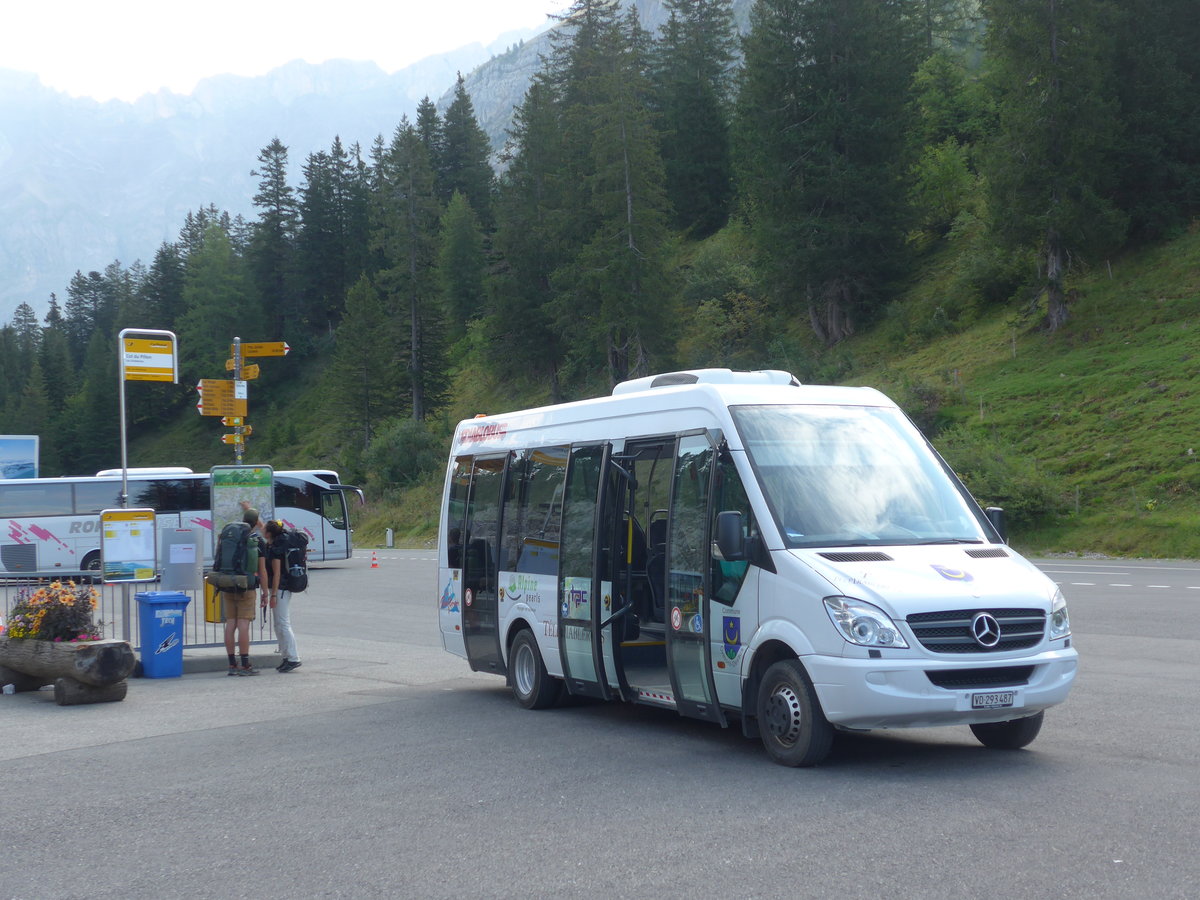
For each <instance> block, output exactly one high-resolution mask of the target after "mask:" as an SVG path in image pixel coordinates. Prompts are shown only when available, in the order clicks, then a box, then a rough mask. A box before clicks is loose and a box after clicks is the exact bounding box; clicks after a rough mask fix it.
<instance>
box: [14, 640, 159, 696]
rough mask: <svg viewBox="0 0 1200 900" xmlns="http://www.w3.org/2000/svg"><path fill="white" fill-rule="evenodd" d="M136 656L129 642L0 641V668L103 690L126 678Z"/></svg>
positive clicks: (47, 680) (134, 663) (131, 670)
mask: <svg viewBox="0 0 1200 900" xmlns="http://www.w3.org/2000/svg"><path fill="white" fill-rule="evenodd" d="M136 663H137V657H136V656H135V655H134V653H133V648H132V647H130V646H129V642H128V641H84V642H82V643H76V644H68V643H56V642H54V641H37V640H29V639H27V638H3V639H0V666H6V667H8V668H10V669H16V670H17V671H18V672H25V673H26V674H28V675H37V676H43V677H46V682H47V683H48V682H50V681H52V680H53V679H55V678H60V677H64V678H71V679H74V680H75V681H81V682H83V683H84V684H90V685H94V686H96V687H103V686H105V685H110V684H116V683H117V682H118V681H123V680H124V679H126V678H128V677H129V675H130V673H131V672H133V667H134V665H136Z"/></svg>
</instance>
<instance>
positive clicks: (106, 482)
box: [0, 467, 362, 578]
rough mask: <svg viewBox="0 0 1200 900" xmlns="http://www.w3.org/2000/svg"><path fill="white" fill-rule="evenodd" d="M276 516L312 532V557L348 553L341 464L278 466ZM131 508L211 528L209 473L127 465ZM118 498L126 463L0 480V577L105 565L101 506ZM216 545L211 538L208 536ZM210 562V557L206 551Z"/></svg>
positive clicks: (169, 524)
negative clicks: (92, 471) (89, 472)
mask: <svg viewBox="0 0 1200 900" xmlns="http://www.w3.org/2000/svg"><path fill="white" fill-rule="evenodd" d="M274 482H275V517H276V518H277V519H282V520H283V522H284V524H285V525H287V527H289V528H295V529H298V530H300V531H303V532H305V533H306V534H307V535H308V539H309V543H308V558H309V560H310V561H313V562H319V561H323V560H331V559H349V558H350V555H351V551H352V549H353V546H352V542H351V534H350V516H349V510H348V508H347V503H346V493H347V492H349V493H353V494H357V495H358V496H359V498H360V499H361V497H362V492H361V491H360V490H359V489H358V488H356V487H352V486H350V485H345V484H340V483H339V482H338V475H337V473H336V472H331V471H329V470H325V469H319V470H318V469H312V470H305V471H294V472H275V473H274ZM128 485H129V502H128V506H129V507H130V508H142V509H153V510H154V511H155V513H156V515H155V520H156V523H157V527H158V529H159V531H163V530H166V529H174V528H201V529H204V530H205V531H207V532H208V533H211V532H212V527H213V525H212V514H211V512H210V510H209V505H210V503H211V502H212V501H211V496H212V495H211V484H210V477H209V475H208V473H198V472H192V471H191V470H190V469H187V468H182V467H178V468H174V467H173V468H160V469H129V470H128ZM120 506H121V470H120V469H108V470H106V471H103V472H99V473H97V474H96V475H95V476H86V477H75V478H72V477H67V478H23V479H17V480H12V481H3V480H0V529H2V530H0V578H5V577H7V578H13V577H19V578H27V577H31V578H36V577H45V576H51V575H53V576H81V575H83V574H84V573H87V572H96V571H99V569H100V515H99V514H100V512H101V511H102V510H105V509H116V508H119V507H120ZM207 546H208V549H209V552H210V553H211V549H212V541H208V542H207ZM205 562H206V563H211V559H206V560H205Z"/></svg>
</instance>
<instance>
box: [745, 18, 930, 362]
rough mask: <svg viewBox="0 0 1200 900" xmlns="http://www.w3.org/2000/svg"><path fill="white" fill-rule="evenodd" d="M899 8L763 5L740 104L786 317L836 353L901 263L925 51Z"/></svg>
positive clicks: (754, 202)
mask: <svg viewBox="0 0 1200 900" xmlns="http://www.w3.org/2000/svg"><path fill="white" fill-rule="evenodd" d="M903 13H904V4H903V3H902V2H900V0H810V2H807V3H796V2H794V0H759V2H758V3H757V4H756V5H755V7H754V9H753V11H752V13H751V30H750V34H749V35H748V37H747V39H746V41H745V44H744V48H745V68H744V72H743V77H742V82H741V87H740V91H739V97H738V118H739V125H738V137H739V153H738V155H739V160H740V164H739V167H740V173H741V176H740V177H741V183H742V189H743V193H744V195H745V198H746V204H747V209H748V211H749V214H750V217H751V222H752V226H753V233H754V237H755V243H756V245H757V249H758V252H759V255H760V260H761V261H762V263H763V264H764V267H765V269H766V271H767V275H768V278H769V280H770V281H771V282H772V283H773V285H774V288H775V292H776V297H777V298H778V300H779V302H780V303H781V309H782V310H783V311H784V312H785V314H786V312H787V311H788V310H790V309H796V310H797V311H800V310H804V311H806V312H807V314H808V318H809V322H810V324H811V326H812V328H813V331H814V332H815V333H816V335H817V336H818V337H819V338H820V339H821V340H822V341H823V342H825V343H826V344H835V343H837V342H839V341H841V340H843V339H844V338H846V337H847V336H849V335H850V334H852V333H854V331H855V329H856V327H857V323H858V322H859V321H860V320H861V319H862V318H863V317H864V316H866V315H869V314H870V313H871V312H872V311H873V310H874V309H877V308H878V307H879V306H880V305H881V304H882V302H883V300H884V298H885V297H886V290H887V287H888V285H889V283H890V282H891V281H892V279H894V278H895V277H896V275H897V274H898V270H899V264H900V262H901V260H902V250H903V236H904V232H905V229H906V220H905V185H904V172H905V169H906V168H907V165H906V159H905V154H904V150H905V142H904V136H905V133H906V129H907V121H906V117H907V111H908V105H907V104H908V95H907V87H908V84H909V80H910V77H911V74H912V68H913V60H914V43H915V42H914V40H913V39H912V37H911V36H910V35H909V34H908V33H907V32H906V30H905V22H906V19H905V16H904V15H903Z"/></svg>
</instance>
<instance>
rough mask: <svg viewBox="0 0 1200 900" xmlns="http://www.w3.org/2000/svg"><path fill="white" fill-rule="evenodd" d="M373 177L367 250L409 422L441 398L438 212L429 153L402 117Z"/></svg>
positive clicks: (433, 405) (443, 384) (441, 343)
mask: <svg viewBox="0 0 1200 900" xmlns="http://www.w3.org/2000/svg"><path fill="white" fill-rule="evenodd" d="M376 170H377V171H376V173H375V178H376V181H377V185H378V187H377V190H376V194H375V210H374V215H373V218H372V234H371V242H372V247H373V249H375V250H376V251H377V252H378V253H379V255H380V258H381V261H382V265H383V266H384V268H383V269H382V270H381V271H380V272H379V273H378V276H377V282H378V285H379V287H380V289H381V291H382V293H383V298H384V299H383V302H384V309H385V310H386V311H387V313H388V315H389V318H391V320H392V321H393V322H395V323H396V324H397V326H400V330H399V333H397V334H396V345H397V347H401V348H403V353H402V359H401V360H399V362H402V363H403V365H404V367H405V368H406V369H407V374H408V380H407V384H406V389H407V391H408V395H409V400H410V409H411V410H412V416H413V418H414V419H418V420H423V419H424V418H425V417H426V416H427V415H429V413H430V412H431V411H433V410H434V409H436V408H437V407H438V406H439V405H440V404H441V403H442V402H443V401H444V397H445V361H444V358H443V333H442V328H443V324H442V317H441V310H440V303H439V302H438V301H439V297H438V289H437V276H436V261H437V229H438V219H439V215H440V207H439V204H438V201H437V195H436V192H435V184H434V173H433V168H432V166H431V165H430V162H429V153H428V150H427V148H426V147H425V145H424V144H423V143H422V142H421V138H420V135H419V134H418V133H417V130H416V129H415V128H414V127H413V126H412V124H410V123H409V122H408V120H407V119H402V120H401V123H400V125H399V126H398V127H397V128H396V133H395V135H394V136H393V138H392V142H391V144H390V145H389V146H388V148H387V150H386V151H385V152H383V153H382V154H381V156H380V157H379V161H378V164H377V166H376Z"/></svg>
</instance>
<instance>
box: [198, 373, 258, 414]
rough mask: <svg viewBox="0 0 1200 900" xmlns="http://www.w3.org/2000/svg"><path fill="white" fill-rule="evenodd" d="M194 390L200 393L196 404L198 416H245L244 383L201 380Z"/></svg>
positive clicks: (209, 379) (216, 379)
mask: <svg viewBox="0 0 1200 900" xmlns="http://www.w3.org/2000/svg"><path fill="white" fill-rule="evenodd" d="M196 390H198V391H199V392H200V401H199V402H198V403H197V404H196V409H198V410H199V411H200V415H202V416H244V415H246V382H244V381H226V380H224V379H220V378H201V379H200V383H199V384H198V385H196Z"/></svg>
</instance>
